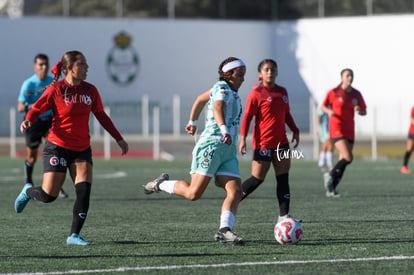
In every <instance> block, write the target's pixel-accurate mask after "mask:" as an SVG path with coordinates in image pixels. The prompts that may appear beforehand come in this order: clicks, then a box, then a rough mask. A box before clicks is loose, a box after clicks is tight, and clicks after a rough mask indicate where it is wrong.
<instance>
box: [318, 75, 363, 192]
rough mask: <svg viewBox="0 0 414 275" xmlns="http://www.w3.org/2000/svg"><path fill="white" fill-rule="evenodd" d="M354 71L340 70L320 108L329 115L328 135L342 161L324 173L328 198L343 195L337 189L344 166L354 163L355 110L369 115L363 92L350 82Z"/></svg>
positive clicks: (360, 113)
mask: <svg viewBox="0 0 414 275" xmlns="http://www.w3.org/2000/svg"><path fill="white" fill-rule="evenodd" d="M353 79H354V73H353V71H352V70H351V69H348V68H347V69H343V70H342V71H341V84H339V85H338V86H337V87H336V88H334V89H332V90H330V91H329V92H328V94H327V95H326V97H325V100H324V101H323V103H322V107H321V110H322V111H323V112H324V113H327V114H328V115H329V136H330V138H331V140H332V143H334V145H335V147H336V149H337V150H338V152H339V161H338V163H336V165H335V166H334V168H332V170H331V171H330V172H329V173H328V172H327V173H325V174H324V185H325V190H326V196H327V197H340V195H339V194H338V192H337V191H336V187H337V186H338V184H339V182H340V180H341V178H342V176H343V174H344V171H345V168H346V166H347V165H348V164H350V163H351V162H352V159H353V155H352V150H353V146H354V140H355V122H354V115H355V113H357V114H359V115H361V116H365V115H366V114H367V111H366V108H367V106H366V105H365V101H364V99H363V97H362V95H361V93H360V92H359V91H358V90H356V89H354V88H353V87H352V86H351V84H352V81H353Z"/></svg>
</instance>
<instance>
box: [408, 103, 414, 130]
mask: <svg viewBox="0 0 414 275" xmlns="http://www.w3.org/2000/svg"><path fill="white" fill-rule="evenodd" d="M413 119H414V107H412V108H411V117H410V128H409V129H408V133H409V134H411V135H414V124H413Z"/></svg>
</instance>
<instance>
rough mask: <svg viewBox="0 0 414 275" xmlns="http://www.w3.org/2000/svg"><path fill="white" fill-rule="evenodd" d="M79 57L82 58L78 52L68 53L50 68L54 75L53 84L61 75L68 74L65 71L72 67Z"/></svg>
mask: <svg viewBox="0 0 414 275" xmlns="http://www.w3.org/2000/svg"><path fill="white" fill-rule="evenodd" d="M79 55H80V56H83V54H82V53H81V52H79V51H69V52H66V53H65V54H64V55H63V56H62V58H61V59H60V60H59V62H58V63H56V65H54V66H53V67H52V70H51V71H52V74H54V75H55V77H54V79H53V82H56V81H58V80H59V78H60V76H61V74H62V73H64V74H65V75H66V74H67V73H68V72H67V69H68V68H69V69H70V68H72V67H73V64H74V63H75V62H76V60H77V59H78V56H79Z"/></svg>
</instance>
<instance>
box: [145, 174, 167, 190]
mask: <svg viewBox="0 0 414 275" xmlns="http://www.w3.org/2000/svg"><path fill="white" fill-rule="evenodd" d="M169 179H170V176H168V174H166V173H162V174H161V175H160V176H159V177H158V178H156V179H155V180H153V181H150V182H148V183H147V184H146V185H144V193H145V194H147V195H149V194H152V193H154V192H156V193H158V192H160V191H161V190H160V184H161V183H162V182H163V181H165V180H169Z"/></svg>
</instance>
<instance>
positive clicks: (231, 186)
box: [214, 175, 244, 245]
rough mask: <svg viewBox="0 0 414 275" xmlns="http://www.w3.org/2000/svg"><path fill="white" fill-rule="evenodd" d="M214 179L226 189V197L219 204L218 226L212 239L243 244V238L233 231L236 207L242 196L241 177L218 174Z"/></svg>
mask: <svg viewBox="0 0 414 275" xmlns="http://www.w3.org/2000/svg"><path fill="white" fill-rule="evenodd" d="M216 180H217V183H218V184H219V185H220V186H221V187H222V188H224V189H225V190H226V198H225V199H224V201H223V204H222V206H221V215H220V227H219V230H218V232H217V233H216V234H215V235H214V239H215V240H216V241H219V242H223V243H229V244H235V245H243V244H244V240H243V239H242V238H241V237H238V236H237V235H236V234H234V233H233V225H234V222H235V220H236V213H237V208H238V206H239V203H240V200H241V198H242V196H243V192H242V186H241V179H240V178H235V177H232V176H224V175H219V176H217V177H216Z"/></svg>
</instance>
